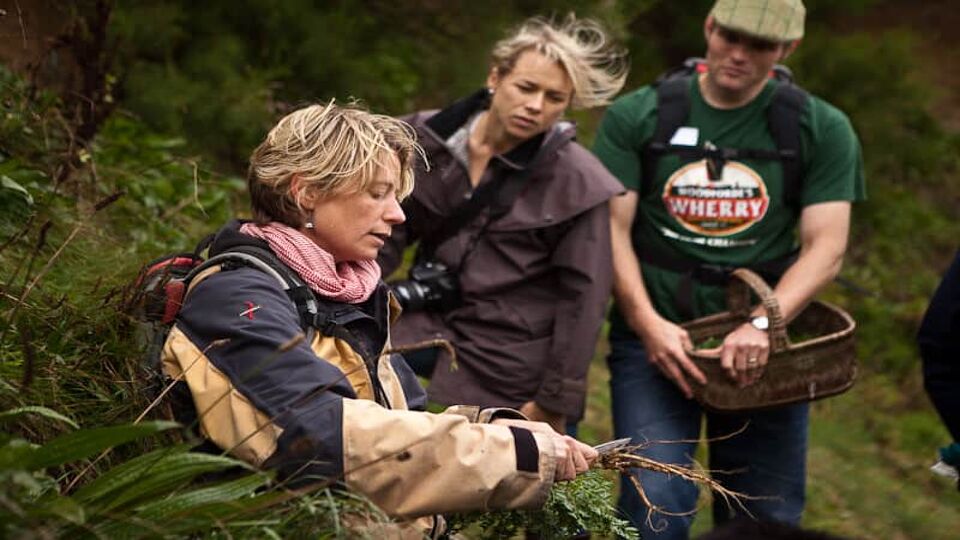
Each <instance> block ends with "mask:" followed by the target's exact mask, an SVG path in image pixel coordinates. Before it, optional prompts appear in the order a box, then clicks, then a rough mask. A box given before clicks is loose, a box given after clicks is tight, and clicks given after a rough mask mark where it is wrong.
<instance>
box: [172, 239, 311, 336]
mask: <svg viewBox="0 0 960 540" xmlns="http://www.w3.org/2000/svg"><path fill="white" fill-rule="evenodd" d="M217 265H226V266H228V267H229V266H230V265H239V266H248V267H251V268H255V269H257V270H260V271H261V272H263V273H265V274H268V275H270V276H272V277H273V278H274V279H276V280H277V282H278V283H279V284H280V286H281V287H282V288H283V291H284V292H285V293H286V294H287V296H288V297H289V298H290V300H292V301H293V303H294V305H296V307H297V315H298V316H299V318H300V326H301V327H302V328H303V329H304V330H307V329H309V328H313V324H314V321H315V319H316V315H317V300H316V297H315V296H314V295H313V291H311V290H310V288H309V287H308V286H307V284H306V283H305V282H304V281H303V280H302V279H301V278H300V276H298V275H297V273H296V272H294V271H293V270H291V269H290V268H289V267H288V266H287V265H285V264H283V263H282V262H281V261H280V259H278V258H277V256H276V255H274V254H273V252H272V251H270V250H269V249H265V248H262V247H259V246H255V245H236V246H231V247H230V248H229V249H228V250H227V251H224V252H222V253H218V254H216V255H214V256H213V257H210V258H209V259H207V260H206V261H204V263H203V264H201V265H200V266H198V267H196V268H194V269H193V271H191V272H190V274H189V275H187V277H186V278H184V281H185V282H186V284H187V285H188V286H189V284H190V281H192V280H193V278H194V277H195V276H196V275H197V274H199V273H200V272H202V271H204V270H206V269H207V268H210V267H212V266H217Z"/></svg>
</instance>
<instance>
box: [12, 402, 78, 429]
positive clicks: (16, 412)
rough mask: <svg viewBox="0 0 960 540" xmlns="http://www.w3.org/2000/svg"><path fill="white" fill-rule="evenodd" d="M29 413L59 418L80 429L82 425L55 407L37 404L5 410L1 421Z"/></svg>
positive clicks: (54, 418)
mask: <svg viewBox="0 0 960 540" xmlns="http://www.w3.org/2000/svg"><path fill="white" fill-rule="evenodd" d="M28 413H33V414H39V415H40V416H45V417H47V418H52V419H53V420H59V421H61V422H63V423H65V424H67V425H69V426H70V427H72V428H74V429H80V426H79V425H78V424H77V423H76V422H74V421H73V420H72V419H71V418H68V417H66V416H64V415H62V414H60V413H58V412H57V411H55V410H53V409H48V408H46V407H39V406H36V405H30V406H27V407H17V408H16V409H10V410H9V411H3V412H2V413H0V422H3V421H5V420H8V419H10V418H16V417H18V416H22V415H24V414H28Z"/></svg>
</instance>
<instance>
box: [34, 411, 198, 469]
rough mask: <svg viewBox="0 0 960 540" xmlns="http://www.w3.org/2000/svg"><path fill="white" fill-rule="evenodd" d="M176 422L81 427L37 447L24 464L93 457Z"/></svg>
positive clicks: (41, 464)
mask: <svg viewBox="0 0 960 540" xmlns="http://www.w3.org/2000/svg"><path fill="white" fill-rule="evenodd" d="M179 425H180V424H177V423H176V422H165V421H154V422H143V423H140V424H135V425H133V424H126V425H120V426H111V427H104V428H90V429H81V430H79V431H74V432H72V433H67V434H66V435H62V436H60V437H57V438H56V439H53V440H52V441H50V442H48V443H47V444H44V445H43V446H41V447H40V448H38V449H37V450H36V451H35V452H33V455H31V456H30V459H29V460H28V462H27V463H25V464H24V465H23V466H24V468H26V469H28V470H37V469H45V468H47V467H53V466H55V465H63V464H64V463H70V462H71V461H77V460H80V459H84V458H88V457H91V456H93V455H95V454H97V453H99V452H102V451H104V450H106V449H108V448H113V447H114V446H117V445H120V444H123V443H126V442H130V441H135V440H137V439H141V438H143V437H146V436H148V435H153V434H155V433H159V432H161V431H165V430H168V429H172V428H175V427H179Z"/></svg>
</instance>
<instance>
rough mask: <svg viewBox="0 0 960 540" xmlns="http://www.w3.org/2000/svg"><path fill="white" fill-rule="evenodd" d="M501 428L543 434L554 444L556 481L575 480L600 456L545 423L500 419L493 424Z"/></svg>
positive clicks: (588, 446) (587, 446)
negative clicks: (509, 427) (505, 427)
mask: <svg viewBox="0 0 960 540" xmlns="http://www.w3.org/2000/svg"><path fill="white" fill-rule="evenodd" d="M492 423H493V424H496V425H500V426H514V427H519V428H523V429H528V430H530V431H533V432H536V433H541V434H543V435H546V436H547V437H549V438H550V440H551V442H552V443H553V457H554V459H555V460H556V462H557V467H556V472H555V473H554V478H553V479H554V481H556V482H563V481H565V480H573V479H574V478H576V477H577V475H578V474H583V473H585V472H587V471H588V470H590V467H591V466H592V465H593V462H594V461H596V460H597V457H598V456H599V454H597V451H596V450H594V449H593V447H592V446H590V445H588V444H584V443H582V442H580V441H578V440H576V439H574V438H573V437H571V436H569V435H561V434H559V433H557V432H556V431H554V430H553V428H552V427H550V425H549V424H546V423H544V422H530V421H527V420H515V419H512V418H498V419H496V420H494V421H493V422H492Z"/></svg>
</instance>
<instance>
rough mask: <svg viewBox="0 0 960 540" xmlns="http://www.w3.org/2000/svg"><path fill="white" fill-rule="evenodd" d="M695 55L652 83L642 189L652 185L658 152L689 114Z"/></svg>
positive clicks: (649, 188) (696, 61) (644, 190)
mask: <svg viewBox="0 0 960 540" xmlns="http://www.w3.org/2000/svg"><path fill="white" fill-rule="evenodd" d="M699 62H700V60H699V59H697V58H689V59H687V60H686V61H685V62H684V63H683V65H682V66H680V67H677V68H675V69H673V70H671V71H668V72H666V73H664V74H663V75H661V76H660V77H659V78H658V79H657V82H656V83H654V87H655V89H656V92H657V125H656V127H655V128H654V132H653V137H651V138H650V140H649V141H648V142H647V144H646V145H645V146H644V149H643V161H642V168H643V170H641V171H640V172H641V176H640V178H641V180H640V182H641V184H640V189H641V193H643V194H646V193H649V192H650V190H651V189H653V183H654V182H653V178H654V176H655V175H656V172H657V163H658V162H659V160H660V156H661V155H662V154H663V153H664V152H666V151H667V150H668V148H669V143H670V138H671V137H672V136H673V134H674V133H676V131H677V129H678V128H679V127H680V126H682V125H683V123H684V121H686V119H687V117H688V116H689V115H690V79H691V77H693V75H694V74H695V73H696V72H697V65H698V64H699Z"/></svg>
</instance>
